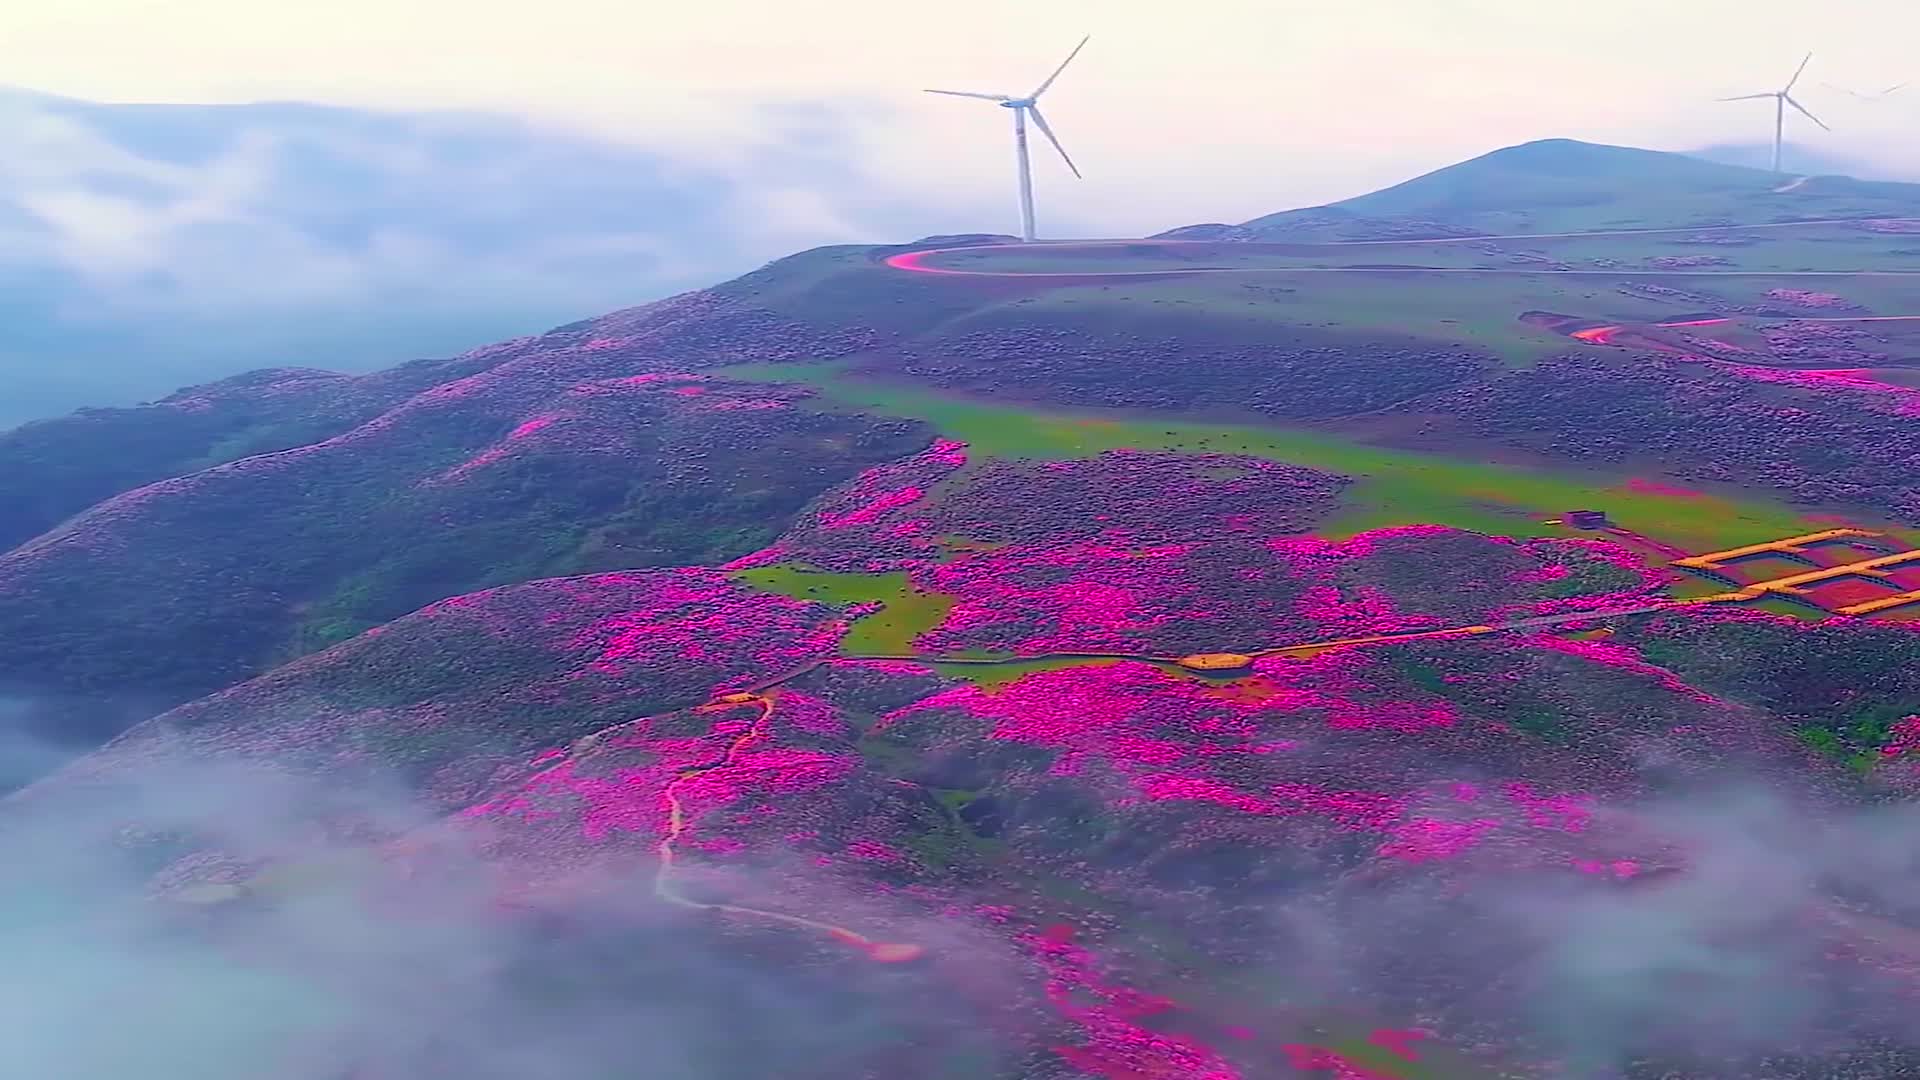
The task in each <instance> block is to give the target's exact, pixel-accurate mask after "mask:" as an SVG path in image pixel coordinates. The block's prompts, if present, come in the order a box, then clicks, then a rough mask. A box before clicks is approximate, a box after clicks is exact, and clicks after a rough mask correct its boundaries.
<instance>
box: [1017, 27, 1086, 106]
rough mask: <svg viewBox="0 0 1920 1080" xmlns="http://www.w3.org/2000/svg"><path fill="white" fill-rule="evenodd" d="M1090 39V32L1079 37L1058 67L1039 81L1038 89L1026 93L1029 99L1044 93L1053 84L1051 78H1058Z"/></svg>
mask: <svg viewBox="0 0 1920 1080" xmlns="http://www.w3.org/2000/svg"><path fill="white" fill-rule="evenodd" d="M1092 40H1093V35H1092V34H1088V35H1087V36H1086V37H1083V38H1081V39H1080V44H1078V45H1075V46H1074V47H1073V51H1072V52H1070V53H1068V54H1067V58H1066V59H1065V60H1062V61H1060V66H1059V67H1057V68H1054V69H1053V74H1051V75H1049V76H1047V81H1046V82H1043V83H1041V84H1040V88H1039V89H1038V90H1035V91H1034V92H1033V93H1031V94H1028V95H1027V97H1028V98H1029V99H1031V98H1037V97H1039V96H1040V95H1041V94H1044V93H1046V92H1047V87H1049V86H1052V85H1053V80H1055V79H1057V78H1059V77H1060V73H1061V72H1063V71H1065V70H1067V65H1068V64H1071V63H1073V58H1074V57H1076V56H1079V55H1080V50H1081V49H1084V48H1086V47H1087V42H1089V41H1092Z"/></svg>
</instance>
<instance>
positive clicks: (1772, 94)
mask: <svg viewBox="0 0 1920 1080" xmlns="http://www.w3.org/2000/svg"><path fill="white" fill-rule="evenodd" d="M1812 60H1813V54H1812V53H1808V54H1807V56H1806V59H1805V60H1802V61H1800V67H1799V68H1798V69H1796V70H1795V71H1794V73H1793V78H1791V79H1788V80H1787V85H1785V86H1783V87H1781V88H1780V89H1778V90H1769V91H1767V92H1766V93H1764V94H1741V95H1740V96H1738V97H1728V98H1721V99H1720V100H1721V101H1757V100H1759V99H1760V98H1772V99H1773V171H1774V172H1776V173H1778V172H1779V171H1780V142H1781V139H1782V137H1783V136H1784V134H1785V132H1786V127H1787V106H1789V105H1791V106H1793V107H1794V108H1795V109H1798V110H1799V111H1800V115H1802V116H1804V117H1806V118H1807V119H1809V120H1811V121H1813V122H1814V123H1816V124H1819V125H1820V130H1822V131H1832V130H1833V129H1832V128H1830V127H1828V126H1827V125H1826V124H1825V123H1822V122H1821V120H1820V118H1819V117H1817V116H1815V115H1813V114H1812V113H1810V112H1808V111H1807V107H1806V106H1804V105H1802V104H1800V103H1799V102H1797V101H1795V100H1793V87H1794V84H1796V83H1798V82H1799V81H1800V76H1801V75H1802V74H1804V73H1805V72H1806V70H1807V64H1808V63H1809V62H1810V61H1812Z"/></svg>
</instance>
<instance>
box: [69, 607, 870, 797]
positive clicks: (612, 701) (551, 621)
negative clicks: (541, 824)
mask: <svg viewBox="0 0 1920 1080" xmlns="http://www.w3.org/2000/svg"><path fill="white" fill-rule="evenodd" d="M846 626H847V616H846V614H845V613H844V612H840V611H837V610H836V609H834V608H832V607H829V606H828V605H824V604H819V603H815V602H811V601H801V600H793V599H790V598H787V597H783V596H777V595H773V594H770V593H763V592H759V591H756V590H752V589H748V588H746V587H744V586H741V585H738V584H736V583H734V582H732V581H731V580H730V579H728V578H727V577H726V576H724V575H723V574H721V573H719V572H717V571H712V570H702V569H683V570H669V571H637V572H626V573H616V574H599V575H592V576H587V577H575V578H558V579H551V580H546V581H538V582H532V583H530V584H525V585H513V586H506V587H502V588H498V589H492V590H488V591H485V592H481V593H474V594H470V595H467V596H461V597H454V598H451V599H448V600H445V601H442V602H440V603H437V604H433V605H431V606H429V607H426V608H423V609H422V610H420V611H418V612H416V613H414V614H412V615H409V616H407V617H406V618H403V619H400V620H397V621H395V622H393V623H390V624H388V625H386V626H383V627H380V628H378V629H377V630H376V631H372V632H369V633H366V634H363V635H360V636H359V637H356V638H354V639H352V640H350V641H347V642H345V643H342V644H340V645H337V646H335V647H333V648H331V649H328V650H326V651H324V652H321V653H317V654H314V655H312V656H308V657H305V658H303V659H300V660H297V661H294V662H293V663H290V664H287V665H284V666H282V667H279V668H276V669H275V670H273V671H272V672H270V673H268V674H267V675H264V676H261V677H259V678H257V679H253V680H251V681H248V682H245V683H242V684H240V685H238V686H235V687H232V688H230V689H228V690H225V691H223V692H221V693H219V694H215V695H213V696H211V697H207V698H203V699H200V700H198V701H195V702H193V703H192V704H189V705H186V706H182V707H180V708H178V709H174V710H172V711H171V712H168V713H165V714H163V715H161V716H159V717H157V718H155V719H153V720H150V721H147V722H146V723H144V724H141V725H139V726H138V727H136V728H134V729H133V730H132V731H130V732H128V733H127V734H126V735H124V736H123V737H121V738H120V739H119V740H117V741H116V742H115V743H114V744H113V745H112V747H110V748H109V749H107V750H104V751H101V752H99V753H97V754H95V755H94V756H92V757H90V758H88V759H86V761H85V763H84V767H83V768H78V769H77V770H75V771H70V772H69V773H65V774H61V775H59V776H57V777H55V778H53V779H50V780H48V781H46V782H45V783H44V784H43V785H42V788H44V789H45V790H44V791H41V792H40V794H41V795H43V796H44V797H47V798H56V799H57V798H67V797H75V798H78V797H83V796H84V793H86V792H89V791H94V790H95V788H96V786H98V785H104V786H105V787H106V788H107V789H108V790H109V792H111V791H112V790H116V789H117V787H118V785H121V784H125V783H131V782H132V780H133V779H135V778H137V776H138V775H139V773H140V771H141V770H143V769H149V768H161V767H164V766H165V764H166V763H167V762H169V761H173V760H177V759H179V758H180V757H182V756H185V757H188V758H206V759H210V760H217V761H230V762H258V763H270V764H271V765H272V767H274V768H276V769H280V770H285V771H288V772H291V773H295V774H299V775H306V776H313V777H317V778H322V779H324V780H326V781H327V782H331V783H337V784H341V785H349V784H351V783H357V782H361V781H365V780H372V781H374V782H377V783H380V784H389V783H395V782H399V783H402V784H404V785H406V786H409V787H414V788H417V789H418V790H419V791H420V792H421V795H420V796H419V797H420V798H422V799H424V800H426V801H427V802H428V803H429V804H430V805H437V806H447V805H460V804H462V803H464V802H468V801H472V800H474V799H476V798H478V797H479V796H480V794H481V793H482V792H484V791H486V790H487V789H488V787H489V786H490V785H493V784H496V783H498V782H499V780H500V777H499V772H500V770H502V769H506V770H508V771H509V772H512V771H514V770H517V769H519V768H520V767H521V766H522V764H523V763H524V762H525V761H526V760H527V759H528V758H530V757H531V756H532V755H534V754H536V753H538V752H540V751H542V750H545V749H549V748H551V747H554V746H556V745H565V744H566V743H567V742H569V741H570V740H572V739H574V738H577V737H579V736H582V735H585V734H588V733H589V732H592V731H594V730H597V729H600V728H603V727H606V726H608V725H611V724H616V723H620V722H623V721H626V720H629V719H632V718H633V717H635V716H641V715H647V714H649V713H653V712H659V711H662V710H665V709H669V708H673V707H675V706H678V705H681V704H684V703H686V702H689V701H703V700H705V699H707V698H708V697H710V696H712V695H713V694H715V693H717V692H721V691H724V690H726V689H730V688H733V687H735V686H738V685H740V684H742V683H745V682H749V681H753V680H755V679H759V678H764V677H766V676H767V675H769V674H777V673H780V672H783V671H789V670H793V669H795V668H798V667H802V666H804V665H806V664H808V663H810V662H812V661H814V660H816V659H819V658H821V657H824V656H826V655H829V654H830V653H831V652H832V651H833V650H834V648H835V647H836V645H837V643H838V641H839V638H840V636H841V635H842V634H843V633H844V632H845V629H846ZM38 790H40V789H36V791H38ZM69 793H70V794H69ZM97 797H98V798H100V799H106V798H109V797H110V795H109V794H101V795H98V796H97Z"/></svg>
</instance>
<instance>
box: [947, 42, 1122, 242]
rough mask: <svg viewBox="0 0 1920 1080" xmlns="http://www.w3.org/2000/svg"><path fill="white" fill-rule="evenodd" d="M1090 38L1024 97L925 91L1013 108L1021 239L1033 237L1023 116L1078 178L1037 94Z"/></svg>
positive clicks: (1064, 68) (1031, 184)
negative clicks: (975, 99) (1054, 133)
mask: <svg viewBox="0 0 1920 1080" xmlns="http://www.w3.org/2000/svg"><path fill="white" fill-rule="evenodd" d="M1092 38H1093V35H1091V34H1089V35H1087V36H1086V37H1083V38H1081V39H1080V44H1078V45H1075V46H1074V47H1073V51H1072V52H1070V53H1068V54H1067V58H1066V59H1065V60H1062V61H1060V66H1059V67H1057V68H1054V69H1053V74H1051V75H1049V76H1047V81H1046V82H1043V83H1041V84H1040V85H1039V86H1038V87H1036V88H1035V89H1034V91H1033V93H1031V94H1028V95H1027V96H1026V97H1011V96H1009V95H1007V94H976V93H973V92H972V91H969V90H929V91H927V93H929V94H950V95H952V96H953V97H969V98H982V99H984V100H987V101H994V102H998V103H999V104H1000V107H1001V108H1003V109H1012V110H1013V153H1014V157H1015V159H1016V160H1017V161H1018V162H1019V167H1020V238H1021V239H1023V240H1032V239H1034V235H1033V166H1032V164H1031V162H1029V160H1028V158H1027V117H1028V116H1032V117H1033V126H1035V127H1037V128H1039V129H1040V134H1042V135H1045V136H1046V137H1047V141H1048V142H1050V143H1052V144H1053V148H1054V149H1055V150H1058V151H1060V160H1062V161H1064V162H1066V163H1067V168H1068V169H1071V170H1072V171H1073V175H1074V178H1075V179H1079V177H1080V170H1079V169H1077V168H1074V164H1073V159H1072V158H1070V157H1068V156H1067V150H1066V147H1064V146H1061V145H1060V140H1059V139H1056V138H1054V135H1053V129H1052V128H1050V127H1048V126H1047V118H1046V117H1044V116H1042V115H1040V104H1039V102H1040V95H1041V94H1044V93H1046V92H1047V87H1049V86H1052V85H1053V80H1055V79H1057V78H1059V77H1060V73H1061V72H1063V71H1065V70H1067V65H1068V64H1071V63H1073V58H1074V57H1076V56H1079V55H1080V50H1081V49H1084V48H1086V47H1087V42H1088V41H1091V40H1092Z"/></svg>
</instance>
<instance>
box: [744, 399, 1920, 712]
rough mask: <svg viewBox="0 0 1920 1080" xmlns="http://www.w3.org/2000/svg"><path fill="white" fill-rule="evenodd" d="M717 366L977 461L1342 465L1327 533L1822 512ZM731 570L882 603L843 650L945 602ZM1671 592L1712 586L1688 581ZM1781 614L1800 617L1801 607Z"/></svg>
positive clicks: (1713, 545) (1753, 521)
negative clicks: (1126, 453)
mask: <svg viewBox="0 0 1920 1080" xmlns="http://www.w3.org/2000/svg"><path fill="white" fill-rule="evenodd" d="M728 374H729V375H734V376H736V377H743V378H753V379H764V380H769V381H785V382H805V383H808V384H811V385H814V386H816V387H818V388H819V389H820V390H821V391H822V396H823V400H822V404H823V405H824V406H825V407H829V408H836V409H850V410H861V411H871V412H877V413H881V414H888V415H898V416H911V417H916V418H919V419H923V420H926V421H927V422H929V423H931V424H933V425H934V426H935V427H936V428H937V429H939V430H940V431H941V432H942V433H943V434H945V435H948V436H950V437H953V438H957V439H962V440H965V441H966V442H967V443H969V450H970V453H971V454H972V455H973V457H974V459H975V461H976V462H978V461H981V460H985V459H988V458H993V457H1032V458H1074V457H1086V456H1091V455H1094V454H1097V453H1100V452H1102V451H1104V450H1110V449H1116V448H1122V447H1131V448H1138V449H1152V450H1171V451H1187V452H1194V453H1230V454H1248V455H1253V456H1257V457H1266V458H1271V459H1274V460H1279V461H1287V462H1291V463H1294V464H1300V465H1308V466H1312V467H1316V468H1324V469H1329V470H1332V471H1335V472H1340V473H1345V474H1348V475H1351V476H1355V477H1357V478H1359V482H1358V483H1356V484H1355V485H1354V486H1353V487H1351V488H1350V489H1348V491H1347V492H1346V494H1345V496H1344V499H1343V502H1344V504H1345V509H1344V510H1343V512H1342V513H1341V514H1339V515H1338V516H1337V517H1336V518H1334V519H1333V520H1332V521H1329V522H1327V523H1326V525H1325V526H1324V527H1323V528H1321V529H1319V530H1317V531H1318V532H1320V533H1321V534H1323V535H1328V536H1333V537H1341V536H1347V535H1351V534H1353V533H1356V532H1361V531H1364V530H1367V529H1374V528H1381V527H1385V526H1391V525H1398V524H1406V523H1416V522H1417V523H1436V524H1444V525H1452V526H1456V527H1459V528H1465V529H1473V530H1478V531H1482V532H1488V533H1494V534H1499V535H1510V536H1578V535H1590V534H1581V533H1579V532H1576V531H1574V530H1570V529H1566V528H1564V527H1562V526H1559V525H1555V524H1549V523H1548V521H1549V519H1551V518H1553V517H1555V516H1557V515H1558V514H1559V513H1561V512H1563V511H1565V510H1569V509H1575V508H1579V507H1599V508H1604V509H1605V510H1607V512H1608V513H1609V515H1610V516H1611V517H1612V518H1613V520H1614V521H1616V522H1617V523H1619V524H1620V525H1622V526H1624V527H1625V528H1628V529H1631V530H1633V531H1635V532H1639V533H1642V534H1644V535H1647V536H1649V537H1652V538H1653V539H1655V540H1659V541H1663V542H1665V543H1669V544H1673V545H1675V546H1678V547H1682V548H1685V549H1687V550H1692V551H1709V550H1717V549H1721V548H1727V547H1734V546H1738V545H1741V544H1747V543H1753V542H1757V541H1760V540H1766V539H1773V538H1778V537H1782V536H1789V535H1793V534H1796V533H1802V532H1813V531H1817V530H1819V529H1823V528H1828V527H1831V525H1830V523H1829V522H1826V521H1822V520H1819V519H1816V518H1813V517H1809V516H1808V515H1806V514H1803V513H1800V512H1798V511H1796V510H1794V509H1792V508H1789V507H1787V506H1784V505H1782V504H1779V503H1776V502H1772V501H1769V500H1764V499H1757V498H1750V497H1731V496H1720V495H1700V496H1687V495H1670V494H1661V493H1658V492H1656V491H1647V490H1636V489H1634V488H1632V487H1629V486H1628V485H1627V483H1626V481H1625V478H1623V477H1619V476H1613V475H1607V474H1598V473H1581V472H1576V471H1573V470H1545V469H1532V468H1524V467H1519V466H1512V465H1501V464H1491V463H1486V462H1476V461H1470V460H1465V459H1458V458H1447V457H1443V456H1438V455H1428V454H1420V453H1415V452H1410V451H1399V450H1392V449H1386V448H1381V447H1375V446H1370V445H1366V444H1364V443H1360V442H1355V441H1352V440H1348V439H1343V438H1340V437H1337V436H1333V435H1329V434H1325V433H1321V432H1316V431H1307V430H1299V429H1294V430H1289V429H1284V428H1277V427H1264V426H1263V427H1245V426H1234V425H1221V424H1203V423H1194V422H1189V421H1176V420H1166V421H1161V420H1143V419H1140V418H1138V417H1137V416H1135V415H1130V414H1120V413H1108V414H1100V413H1092V412H1088V413H1079V414H1069V413H1061V412H1051V411H1042V410H1032V409H1023V408H1019V407H1012V406H1005V405H997V404H987V403H982V402H977V401H968V400H961V399H958V398H955V397H950V396H945V395H941V394H937V393H932V392H928V391H923V390H919V389H915V388H909V387H901V386H896V385H883V384H879V383H875V382H867V381H859V380H857V379H854V378H852V377H849V376H847V375H844V374H841V373H839V372H838V371H837V370H836V369H835V368H831V367H823V366H818V365H763V366H758V367H753V368H735V369H731V370H729V372H728ZM935 497H937V492H936V496H935ZM1906 535H1907V539H1908V540H1909V541H1910V542H1914V541H1920V534H1914V533H1911V532H1909V533H1908V534H1906ZM738 576H739V577H740V578H741V579H743V580H746V581H749V582H751V583H753V584H755V585H757V586H759V587H761V588H765V589H769V590H771V591H774V592H779V593H783V594H786V595H789V596H795V597H801V598H806V599H817V600H826V601H831V602H835V603H854V602H860V601H878V602H880V603H881V604H883V605H884V608H883V610H882V611H881V612H879V613H877V614H875V615H873V616H869V617H868V618H867V619H863V620H861V621H860V622H859V623H856V628H855V630H854V631H853V633H852V634H850V635H849V636H848V638H847V639H846V641H845V642H844V643H843V645H842V649H843V651H844V652H847V653H851V654H890V655H898V654H903V653H910V652H911V651H912V647H911V646H912V642H913V640H914V638H915V637H917V636H918V635H920V634H921V633H924V632H926V631H928V630H931V629H933V628H934V627H935V626H938V625H939V624H940V622H941V621H942V620H943V619H944V618H945V615H946V613H947V611H948V610H949V608H950V606H951V603H952V599H951V598H950V597H946V596H942V595H939V594H934V593H928V592H925V591H922V590H919V589H915V588H913V587H912V586H911V585H910V584H909V582H908V581H907V579H906V575H904V574H901V573H890V574H858V573H825V572H822V571H818V570H815V569H812V568H808V567H804V566H797V565H792V564H781V565H776V566H769V567H763V568H759V569H755V570H749V571H743V572H741V574H740V575H738ZM1683 591H1686V592H1693V593H1698V592H1702V591H1713V590H1712V588H1711V587H1709V586H1706V585H1704V584H1701V585H1699V586H1698V587H1693V588H1685V589H1684V590H1683ZM1793 612H1794V613H1795V614H1801V615H1804V614H1806V610H1805V609H1803V608H1794V609H1793ZM1061 663H1066V664H1072V663H1075V661H1064V662H1061V661H1035V662H1034V665H1029V666H1025V667H1021V668H1019V669H999V668H988V669H979V668H967V667H963V666H953V667H951V668H950V669H948V670H947V671H946V672H945V673H946V674H951V675H954V676H958V677H963V678H968V679H971V680H974V681H976V682H979V681H985V682H987V683H989V684H991V685H998V684H1000V683H1004V682H1006V681H1009V680H1010V679H1011V678H1017V677H1018V676H1020V675H1023V674H1026V673H1027V672H1028V670H1040V669H1042V668H1044V667H1045V666H1048V665H1057V664H1061Z"/></svg>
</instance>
